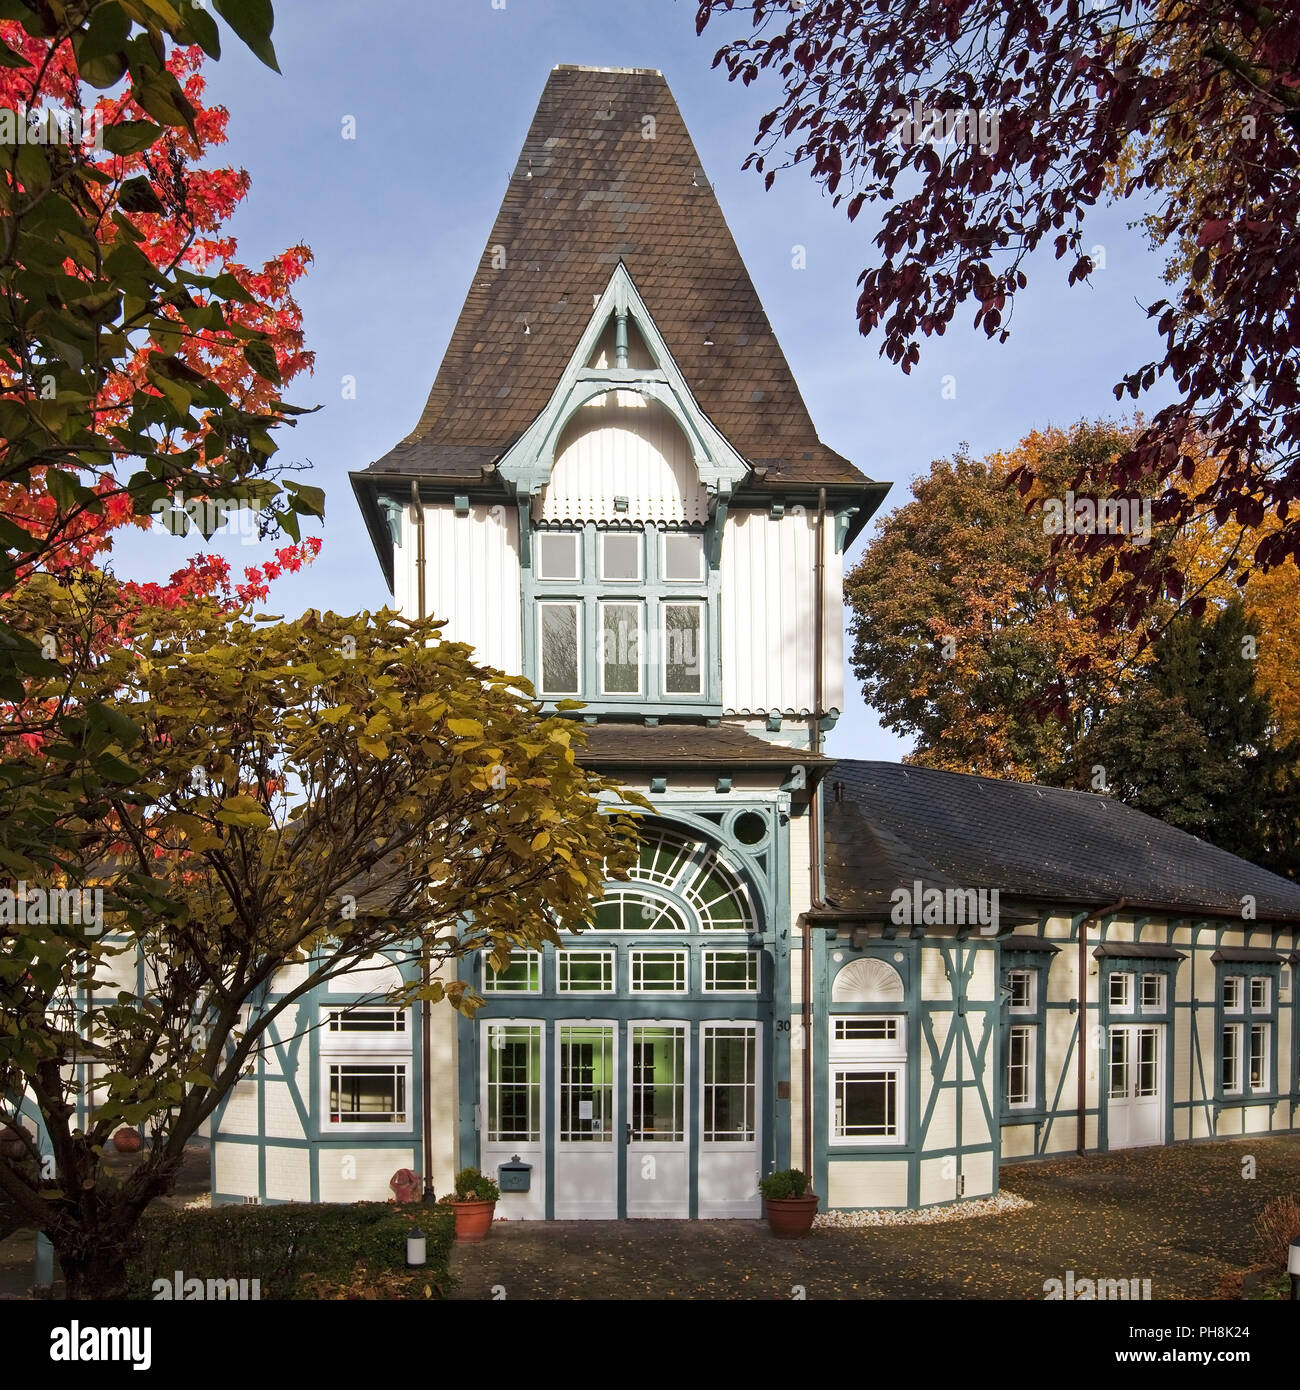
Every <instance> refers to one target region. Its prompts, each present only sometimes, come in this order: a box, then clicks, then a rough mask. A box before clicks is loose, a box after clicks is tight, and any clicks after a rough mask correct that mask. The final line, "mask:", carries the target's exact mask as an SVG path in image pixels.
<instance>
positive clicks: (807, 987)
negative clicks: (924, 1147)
mask: <svg viewBox="0 0 1300 1390" xmlns="http://www.w3.org/2000/svg"><path fill="white" fill-rule="evenodd" d="M825 622H826V489H825V488H824V487H823V488H818V489H817V557H816V562H815V564H814V567H813V717H812V720H811V721H810V724H809V729H808V747H809V750H810V751H811V752H812V753H813V754H814V755H816V754H819V753H820V752H821V751H822V725H821V716H822V713H823V711H822V705H823V703H824V701H825V682H824V679H823V676H824V673H823V670H822V666H823V662H824V660H825V655H826V634H825V632H824V630H823V629H824V626H825ZM821 853H822V815H821V783H820V782H819V783H818V784H817V789H816V791H815V792H814V793H813V794H812V796H810V797H809V798H808V883H809V897H810V898H811V900H812V901H811V904H810V907H812V908H822V907H825V906H826V902H825V899H823V897H822V892H821ZM799 955H800V966H801V970H802V979H801V987H800V991H799V998H800V1002H801V1004H802V1018H801V1027H802V1029H803V1088H802V1089H803V1144H802V1154H803V1160H802V1161H803V1165H804V1169H805V1171H806V1172H808V1173H809V1175H811V1173H812V1165H813V1137H812V1136H813V1112H812V1106H813V1055H812V1054H813V1043H812V923H811V922H810V921H809V920H808V914H807V913H805V914H804V916H803V949H802V950H801V951H800V953H799Z"/></svg>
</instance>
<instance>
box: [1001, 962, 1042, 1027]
mask: <svg viewBox="0 0 1300 1390" xmlns="http://www.w3.org/2000/svg"><path fill="white" fill-rule="evenodd" d="M1017 979H1023V980H1024V981H1025V983H1026V992H1027V994H1028V998H1029V1002H1028V1003H1027V1004H1017V1003H1016V995H1015V989H1016V986H1015V982H1016V980H1017ZM1007 987H1008V988H1009V989H1010V991H1011V1004H1010V1012H1011V1013H1012V1014H1013V1015H1014V1016H1017V1017H1019V1016H1023V1015H1029V1014H1036V1013H1037V1012H1038V971H1037V970H1020V969H1017V970H1009V971H1008V972H1007Z"/></svg>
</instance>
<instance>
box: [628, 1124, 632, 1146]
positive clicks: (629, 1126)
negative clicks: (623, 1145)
mask: <svg viewBox="0 0 1300 1390" xmlns="http://www.w3.org/2000/svg"><path fill="white" fill-rule="evenodd" d="M627 1142H628V1143H629V1144H630V1143H631V1142H632V1126H631V1125H630V1124H629V1125H628V1127H627Z"/></svg>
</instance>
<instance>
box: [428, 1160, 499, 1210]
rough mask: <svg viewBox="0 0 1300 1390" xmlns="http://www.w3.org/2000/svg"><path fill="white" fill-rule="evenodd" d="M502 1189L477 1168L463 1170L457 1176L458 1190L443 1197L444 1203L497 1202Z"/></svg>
mask: <svg viewBox="0 0 1300 1390" xmlns="http://www.w3.org/2000/svg"><path fill="white" fill-rule="evenodd" d="M500 1199H501V1189H500V1188H499V1187H498V1186H497V1185H496V1183H495V1182H493V1181H492V1179H491V1178H488V1177H484V1175H483V1174H482V1173H480V1172H479V1170H478V1169H477V1168H462V1169H461V1170H460V1172H459V1173H457V1174H456V1188H455V1191H454V1192H449V1193H448V1194H447V1196H445V1197H443V1198H442V1200H443V1201H444V1202H497V1201H500Z"/></svg>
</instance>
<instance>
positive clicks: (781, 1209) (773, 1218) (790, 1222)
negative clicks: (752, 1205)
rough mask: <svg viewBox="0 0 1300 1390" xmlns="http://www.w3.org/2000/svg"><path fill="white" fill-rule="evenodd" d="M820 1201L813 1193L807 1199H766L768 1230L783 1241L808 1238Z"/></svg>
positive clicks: (764, 1200)
mask: <svg viewBox="0 0 1300 1390" xmlns="http://www.w3.org/2000/svg"><path fill="white" fill-rule="evenodd" d="M818 1200H819V1199H818V1198H817V1197H816V1196H815V1195H814V1194H813V1193H811V1192H810V1193H809V1194H808V1196H806V1197H765V1198H764V1199H763V1206H764V1209H765V1210H766V1212H767V1225H768V1229H769V1230H770V1231H771V1232H772V1234H773V1235H774V1236H778V1237H779V1238H780V1239H781V1240H798V1239H799V1237H800V1236H806V1235H807V1234H808V1232H809V1231H811V1230H812V1223H813V1217H814V1216H816V1215H817V1202H818Z"/></svg>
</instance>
